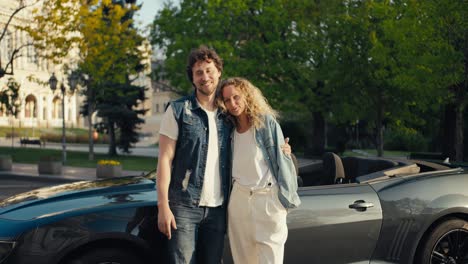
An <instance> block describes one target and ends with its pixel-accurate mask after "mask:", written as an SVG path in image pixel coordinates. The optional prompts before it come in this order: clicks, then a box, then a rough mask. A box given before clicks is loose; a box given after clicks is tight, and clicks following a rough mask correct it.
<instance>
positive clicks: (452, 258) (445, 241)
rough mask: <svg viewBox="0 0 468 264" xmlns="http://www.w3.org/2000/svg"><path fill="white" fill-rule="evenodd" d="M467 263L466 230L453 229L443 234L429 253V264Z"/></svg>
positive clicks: (467, 233)
mask: <svg viewBox="0 0 468 264" xmlns="http://www.w3.org/2000/svg"><path fill="white" fill-rule="evenodd" d="M460 263H468V230H465V229H454V230H450V231H449V232H447V233H445V234H444V235H443V236H442V237H441V238H440V239H439V240H438V241H437V243H436V244H435V246H434V248H433V250H432V252H431V264H460Z"/></svg>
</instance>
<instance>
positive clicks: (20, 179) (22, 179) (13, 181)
mask: <svg viewBox="0 0 468 264" xmlns="http://www.w3.org/2000/svg"><path fill="white" fill-rule="evenodd" d="M67 182H71V180H68V179H63V178H57V179H46V180H45V179H38V178H34V177H27V176H17V175H8V174H2V175H1V177H0V200H2V199H5V198H7V197H10V196H12V195H15V194H18V193H23V192H27V191H30V190H34V189H37V188H41V187H46V186H52V185H57V184H62V183H67Z"/></svg>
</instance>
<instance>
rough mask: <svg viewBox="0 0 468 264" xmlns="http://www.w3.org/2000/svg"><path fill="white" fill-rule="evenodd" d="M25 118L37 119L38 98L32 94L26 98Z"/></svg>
mask: <svg viewBox="0 0 468 264" xmlns="http://www.w3.org/2000/svg"><path fill="white" fill-rule="evenodd" d="M25 101H26V102H25V110H24V117H26V118H37V111H36V110H37V103H36V97H35V96H34V95H32V94H30V95H28V96H26V100H25Z"/></svg>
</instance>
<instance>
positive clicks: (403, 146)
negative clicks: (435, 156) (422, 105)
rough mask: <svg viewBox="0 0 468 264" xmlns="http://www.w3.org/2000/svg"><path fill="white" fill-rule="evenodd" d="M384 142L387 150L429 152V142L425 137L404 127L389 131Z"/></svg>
mask: <svg viewBox="0 0 468 264" xmlns="http://www.w3.org/2000/svg"><path fill="white" fill-rule="evenodd" d="M384 142H385V143H384V147H385V149H386V150H401V151H427V148H428V140H427V139H425V138H424V136H423V135H421V134H420V133H419V132H417V131H416V130H414V129H409V128H402V127H399V128H392V129H389V130H387V131H386V133H385V138H384Z"/></svg>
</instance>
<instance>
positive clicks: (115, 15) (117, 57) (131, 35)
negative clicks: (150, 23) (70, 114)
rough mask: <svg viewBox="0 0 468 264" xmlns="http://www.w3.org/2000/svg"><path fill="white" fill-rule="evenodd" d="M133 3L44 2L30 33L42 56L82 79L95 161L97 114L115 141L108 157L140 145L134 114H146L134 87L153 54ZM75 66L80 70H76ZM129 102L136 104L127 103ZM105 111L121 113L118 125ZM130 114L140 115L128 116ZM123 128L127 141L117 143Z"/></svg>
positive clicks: (106, 0)
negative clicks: (138, 26) (136, 23)
mask: <svg viewBox="0 0 468 264" xmlns="http://www.w3.org/2000/svg"><path fill="white" fill-rule="evenodd" d="M135 2H136V1H131V0H127V1H115V0H114V1H113V0H88V1H80V0H53V1H45V2H44V5H43V6H42V7H41V8H40V9H37V10H36V11H35V16H34V21H35V23H34V24H33V25H31V26H30V27H27V28H26V30H29V32H30V34H31V35H32V36H33V37H34V40H35V45H36V47H37V48H38V49H39V50H41V51H42V53H41V55H42V56H43V57H45V58H48V59H50V60H52V61H53V62H55V63H57V64H63V65H64V68H65V69H66V68H69V69H73V71H74V72H76V73H77V74H79V75H80V76H81V79H82V86H83V89H82V93H83V94H84V95H85V97H86V99H85V104H84V107H83V109H82V114H84V115H85V116H87V118H88V124H89V131H88V134H89V135H88V136H89V159H90V160H92V159H94V142H93V136H92V134H93V124H92V116H93V114H94V113H95V112H96V111H98V112H97V114H98V116H99V117H102V118H103V119H104V120H105V122H106V125H105V126H104V125H103V124H96V126H99V127H100V128H103V130H105V131H106V132H108V133H109V135H110V137H111V144H110V145H109V154H116V153H117V152H116V147H117V146H119V147H121V148H122V149H123V150H124V151H126V152H128V151H129V148H130V147H131V144H132V143H135V142H136V140H137V137H136V132H135V129H136V128H137V127H138V124H140V123H141V122H142V119H140V118H135V115H136V116H138V115H139V114H141V113H144V109H136V108H135V106H136V105H138V103H140V102H142V101H143V100H144V96H141V94H142V89H143V88H141V87H137V86H134V85H132V83H133V81H134V80H135V79H136V78H137V77H138V74H140V73H141V72H142V71H143V70H145V66H144V65H143V64H142V62H143V61H145V60H147V59H148V56H149V55H150V54H149V52H148V51H149V47H148V44H146V43H145V41H144V38H143V37H142V36H141V35H140V34H139V33H138V32H137V30H136V29H135V28H134V27H133V20H132V16H133V14H134V12H136V11H138V9H139V6H137V5H136V3H135ZM70 53H75V54H77V56H75V58H76V59H74V60H71V59H73V58H74V57H70V56H69V54H70ZM75 65H78V67H77V68H74V67H75ZM129 89H130V90H132V89H133V90H134V91H130V90H129ZM135 94H136V95H138V96H135ZM110 99H112V100H113V101H109V100H110ZM130 99H133V100H134V101H132V102H129V100H130ZM107 106H112V109H113V111H117V112H116V113H115V114H119V113H120V114H121V116H120V119H119V121H120V122H117V121H116V119H115V118H114V117H113V116H114V115H111V114H110V113H111V112H110V111H109V109H107V108H106V107H107ZM128 111H134V112H135V113H136V114H135V115H129V114H128ZM124 118H129V119H124ZM119 125H120V126H122V127H123V130H124V131H120V135H121V136H122V135H124V136H127V137H128V138H127V139H121V140H120V141H119V144H117V140H116V135H117V134H116V133H115V129H117V128H118V126H119ZM116 126H117V127H116ZM104 127H105V129H104ZM129 129H132V131H129Z"/></svg>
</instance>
